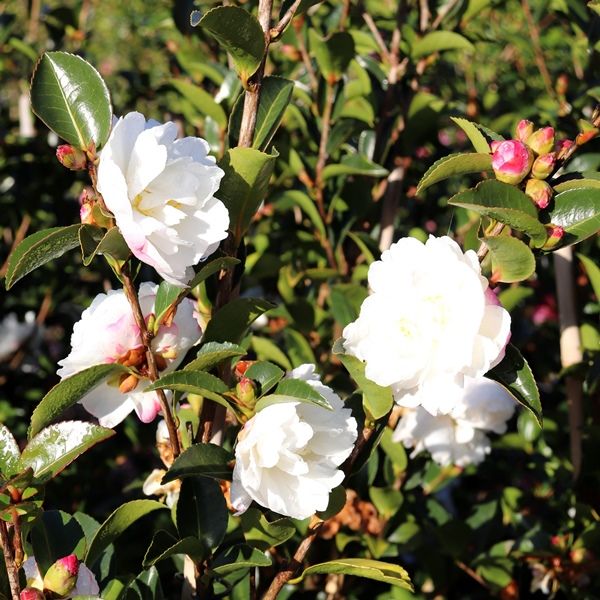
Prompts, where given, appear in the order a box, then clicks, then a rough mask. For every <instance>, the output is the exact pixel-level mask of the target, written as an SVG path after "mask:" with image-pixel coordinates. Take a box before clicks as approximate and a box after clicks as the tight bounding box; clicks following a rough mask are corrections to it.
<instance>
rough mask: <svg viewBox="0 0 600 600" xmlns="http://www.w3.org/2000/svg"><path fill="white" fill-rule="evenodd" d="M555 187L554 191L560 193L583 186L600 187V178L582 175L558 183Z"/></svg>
mask: <svg viewBox="0 0 600 600" xmlns="http://www.w3.org/2000/svg"><path fill="white" fill-rule="evenodd" d="M553 187H554V192H555V193H556V194H559V193H560V192H566V191H567V190H578V189H581V188H597V189H598V188H600V179H588V178H586V177H582V178H580V179H575V178H574V179H567V180H566V181H561V182H560V183H557V184H556V185H555V186H553Z"/></svg>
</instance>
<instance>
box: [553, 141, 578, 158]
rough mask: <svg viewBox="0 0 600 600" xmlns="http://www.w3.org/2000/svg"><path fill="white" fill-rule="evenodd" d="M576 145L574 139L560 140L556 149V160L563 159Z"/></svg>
mask: <svg viewBox="0 0 600 600" xmlns="http://www.w3.org/2000/svg"><path fill="white" fill-rule="evenodd" d="M574 145H575V142H574V141H573V140H559V141H558V142H556V146H555V148H554V151H555V152H556V160H563V159H564V158H565V157H566V156H567V153H568V152H569V151H570V150H571V148H572V147H573V146H574Z"/></svg>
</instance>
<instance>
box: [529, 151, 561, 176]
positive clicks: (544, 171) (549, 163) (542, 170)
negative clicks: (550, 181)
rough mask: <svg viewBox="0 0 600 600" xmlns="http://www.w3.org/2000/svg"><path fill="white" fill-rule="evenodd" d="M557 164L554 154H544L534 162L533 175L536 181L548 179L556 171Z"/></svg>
mask: <svg viewBox="0 0 600 600" xmlns="http://www.w3.org/2000/svg"><path fill="white" fill-rule="evenodd" d="M555 163H556V157H555V155H554V153H552V152H550V153H549V154H542V155H541V156H538V157H537V158H536V159H535V160H534V161H533V167H531V174H532V175H533V176H534V177H535V178H536V179H546V177H548V176H549V175H550V174H551V173H552V171H553V170H554V164H555Z"/></svg>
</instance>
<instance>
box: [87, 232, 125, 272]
mask: <svg viewBox="0 0 600 600" xmlns="http://www.w3.org/2000/svg"><path fill="white" fill-rule="evenodd" d="M79 245H80V246H81V258H82V262H83V264H84V265H85V266H86V267H87V266H89V265H90V264H91V262H92V260H94V258H95V257H96V256H97V255H99V254H108V255H109V256H112V257H113V258H116V259H117V260H127V258H129V256H131V251H130V250H129V247H128V246H127V243H126V242H125V239H124V238H123V236H122V235H121V232H120V231H119V229H118V228H117V227H113V228H112V229H109V230H108V231H105V230H104V229H101V228H100V227H95V226H94V225H82V226H81V227H80V229H79Z"/></svg>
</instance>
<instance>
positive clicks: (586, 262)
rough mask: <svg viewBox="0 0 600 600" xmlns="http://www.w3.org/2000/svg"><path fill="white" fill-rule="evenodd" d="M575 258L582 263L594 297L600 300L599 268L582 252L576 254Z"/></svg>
mask: <svg viewBox="0 0 600 600" xmlns="http://www.w3.org/2000/svg"><path fill="white" fill-rule="evenodd" d="M577 258H579V260H580V261H581V262H582V263H583V266H584V267H585V271H586V273H587V276H588V279H589V280H590V283H591V284H592V289H593V290H594V294H596V298H597V299H598V300H600V268H599V267H598V265H597V264H596V263H595V262H594V261H593V260H592V259H590V258H588V257H587V256H584V255H583V254H578V255H577Z"/></svg>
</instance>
